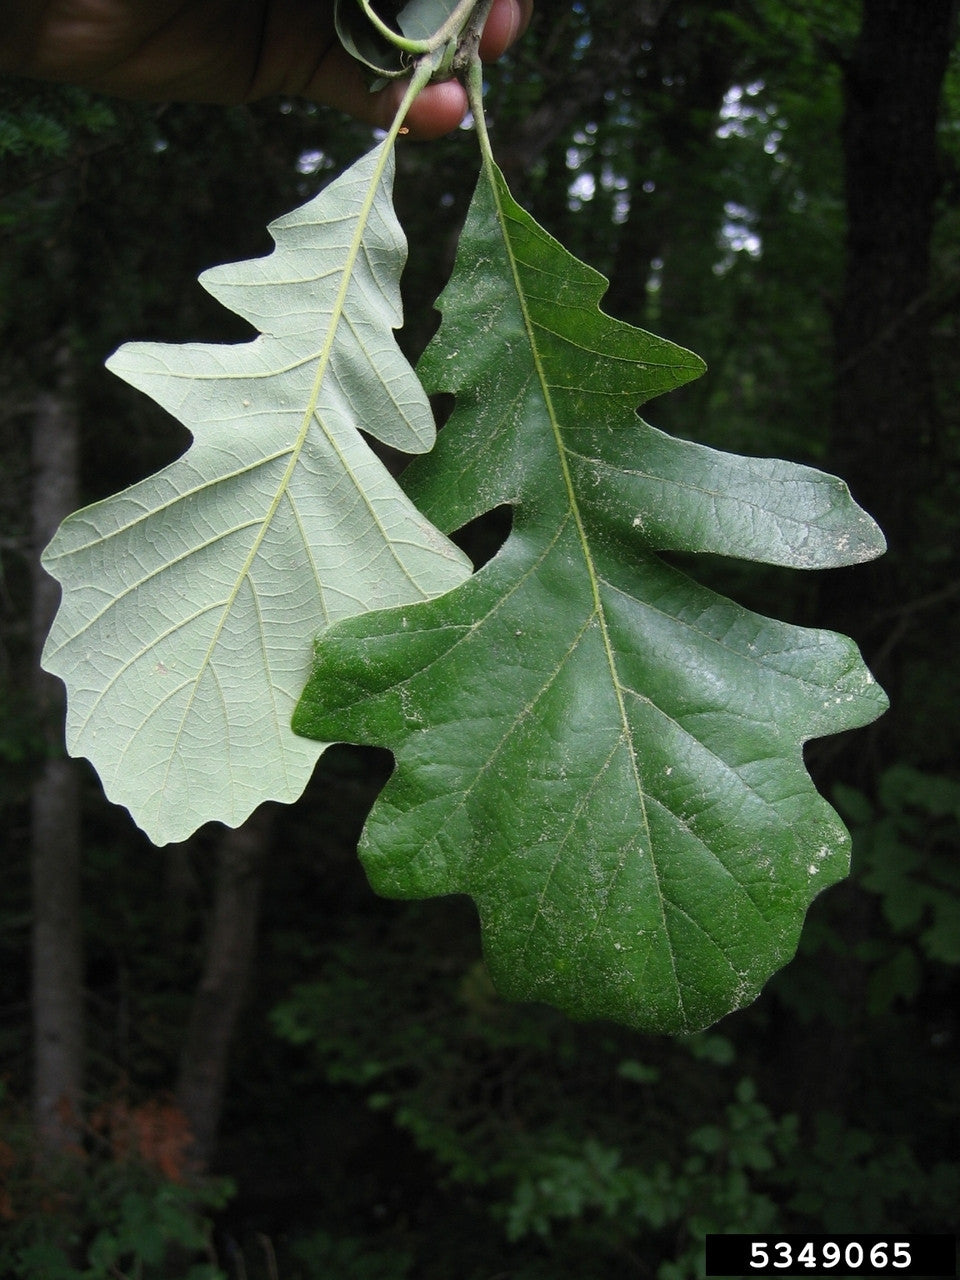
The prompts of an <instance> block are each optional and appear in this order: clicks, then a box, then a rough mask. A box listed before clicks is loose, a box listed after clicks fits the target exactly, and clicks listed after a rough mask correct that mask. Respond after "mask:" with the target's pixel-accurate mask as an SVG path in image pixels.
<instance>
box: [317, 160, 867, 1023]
mask: <svg viewBox="0 0 960 1280" xmlns="http://www.w3.org/2000/svg"><path fill="white" fill-rule="evenodd" d="M461 245H462V248H461V255H460V259H459V262H458V267H457V270H456V271H455V274H454V278H453V280H452V281H451V284H450V285H449V286H448V289H447V291H446V293H445V295H444V298H443V299H442V310H443V323H442V326H441V329H440V331H439V333H438V335H437V338H436V339H435V340H434V343H433V344H432V345H431V347H430V348H428V351H427V353H426V354H425V357H424V360H423V362H422V364H421V373H422V375H423V376H424V378H425V380H426V382H427V385H428V387H429V388H430V389H431V390H434V391H447V392H453V393H454V394H455V395H456V398H457V399H456V409H455V411H454V414H453V417H452V418H451V420H450V422H449V423H448V425H447V427H446V428H445V429H444V431H443V432H441V433H440V437H439V439H438V443H437V446H436V448H435V450H434V452H433V454H431V455H430V456H429V457H427V458H424V459H422V460H417V461H415V462H414V463H413V464H411V467H410V468H409V470H408V473H407V474H408V477H409V482H408V484H407V488H408V491H409V492H410V493H411V495H412V496H414V497H415V499H416V500H417V501H418V503H419V504H420V506H421V508H422V509H423V510H424V511H425V512H426V513H427V514H429V515H430V516H431V518H432V519H434V520H435V521H436V522H437V523H438V525H439V526H440V527H441V528H445V529H454V528H456V527H458V526H460V525H462V524H463V523H465V522H466V521H467V520H470V519H472V518H473V517H475V516H476V515H478V514H480V513H481V512H482V511H485V510H488V509H490V508H492V507H493V506H496V505H499V504H502V503H510V504H511V505H512V506H513V509H514V519H513V527H512V530H511V533H510V536H509V538H508V539H507V542H506V543H505V544H504V546H503V547H502V548H501V550H500V551H499V552H498V553H497V555H496V556H495V557H494V558H493V559H492V560H491V561H490V562H489V563H488V564H487V565H485V566H484V568H483V569H482V570H481V571H480V572H479V573H477V574H476V575H475V576H474V577H473V578H472V579H471V580H469V581H468V582H466V583H465V584H463V585H462V586H460V587H458V588H457V589H455V590H454V591H452V592H451V593H449V594H448V595H446V596H444V597H441V598H439V599H436V600H433V601H431V602H429V603H427V604H424V605H417V606H415V607H413V608H411V609H408V610H407V609H404V610H401V611H396V610H394V611H390V612H387V613H383V614H374V615H368V616H367V617H365V618H362V619H355V620H352V621H350V622H347V623H344V624H342V625H338V626H336V627H334V628H333V629H332V630H331V631H330V632H328V633H326V634H325V635H324V636H322V637H321V638H320V640H319V642H318V646H317V660H316V665H315V668H314V675H313V677H312V678H311V682H310V684H309V685H308V686H307V690H306V691H305V694H304V697H303V699H302V700H301V704H300V706H299V708H298V711H297V713H296V716H295V720H294V725H295V727H296V728H297V729H298V730H300V731H303V732H308V733H313V734H318V735H323V734H336V733H342V734H343V735H344V736H346V737H348V738H349V739H350V740H352V741H357V742H364V743H376V744H378V745H380V746H386V747H389V748H390V749H391V750H393V752H394V753H395V756H396V761H397V764H396V770H395V772H394V774H393V776H392V777H391V779H390V781H389V782H388V784H387V786H386V788H385V789H384V791H383V793H382V795H381V797H380V798H379V800H378V801H377V803H376V804H375V806H374V808H373V810H372V812H371V815H370V818H369V819H368V823H367V826H366V828H365V832H364V837H363V840H362V843H361V853H362V856H363V860H364V863H365V866H366V868H367V871H368V874H369V876H370V878H371V881H372V882H373V884H374V887H375V888H377V889H378V890H379V891H381V892H385V893H388V894H392V895H396V896H424V895H431V894H447V893H469V894H470V895H471V896H472V897H473V898H474V899H475V901H476V903H477V906H478V909H479V913H480V917H481V923H482V927H483V934H484V946H485V954H486V957H487V961H488V964H489V966H490V968H491V971H492V974H493V976H494V979H495V981H496V982H497V984H498V986H499V987H500V988H501V990H503V991H504V993H505V994H508V995H510V996H513V997H515V998H526V999H543V1000H547V1001H549V1002H552V1003H555V1004H558V1005H559V1006H560V1007H562V1008H564V1009H566V1010H567V1011H568V1012H570V1013H572V1014H574V1015H576V1016H590V1017H596V1016H602V1017H612V1018H615V1019H617V1020H619V1021H623V1022H626V1023H629V1024H632V1025H635V1026H638V1027H642V1028H644V1029H647V1030H655V1031H659V1032H679V1031H691V1030H694V1029H696V1028H698V1027H702V1026H704V1025H706V1024H708V1023H709V1022H712V1021H714V1020H716V1019H717V1018H718V1017H720V1016H722V1015H723V1014H725V1013H727V1012H729V1011H730V1010H731V1009H733V1008H736V1007H738V1006H740V1005H742V1004H744V1003H746V1002H747V1001H749V1000H750V999H752V998H753V997H754V996H755V995H756V994H757V992H758V991H759V989H760V987H761V986H762V985H763V983H764V982H765V981H766V979H767V978H768V977H769V975H770V973H772V972H773V971H774V970H775V969H776V968H777V967H778V966H779V965H781V964H782V963H784V962H785V961H786V960H787V959H788V958H789V956H790V955H791V954H792V952H793V950H794V948H795V946H796V941H797V938H798V935H799V930H800V927H801V925H802V921H803V916H804V913H805V911H806V908H807V906H808V904H809V902H810V900H811V898H812V897H813V896H814V895H815V894H816V893H817V892H818V891H819V890H820V889H821V888H824V887H826V886H827V885H828V884H830V883H832V882H834V881H835V880H837V879H839V878H840V877H841V876H842V875H843V874H845V871H846V866H847V860H848V844H849V842H848V838H847V835H846V832H845V831H844V829H843V827H842V825H841V824H840V822H839V820H838V819H837V817H836V815H835V814H834V812H833V810H832V809H831V808H830V807H829V805H827V804H826V802H825V801H824V800H823V799H822V798H821V797H820V796H819V795H818V793H817V792H816V791H815V789H814V788H813V786H812V783H811V782H810V779H809V776H808V775H807V773H806V770H805V768H804V764H803V758H802V744H803V742H804V741H805V740H806V739H807V738H810V737H813V736H817V735H819V734H825V733H830V732H835V731H837V730H839V729H842V728H850V727H853V726H855V725H859V724H863V723H866V722H868V721H869V720H871V719H873V718H874V717H875V716H876V715H877V714H879V713H880V711H881V710H882V709H883V705H884V700H883V695H882V693H880V692H879V690H878V689H877V686H876V685H875V684H874V682H873V680H872V677H871V676H870V675H869V672H867V670H866V668H865V667H864V666H863V663H862V661H861V659H860V657H859V654H858V653H857V651H856V649H855V647H854V645H853V644H852V642H850V641H848V640H846V639H845V638H843V637H840V636H836V635H833V634H832V633H829V632H823V631H809V630H803V629H800V628H797V627H792V626H788V625H786V624H784V623H780V622H776V621H772V620H770V619H767V618H764V617H762V616H760V615H758V614H755V613H751V612H750V611H748V610H746V609H743V608H741V607H740V606H738V605H736V604H734V603H732V602H731V601H728V600H725V599H724V598H722V597H720V596H717V595H716V594H715V593H713V592H711V591H708V590H707V589H706V588H704V587H702V586H700V585H699V584H697V583H696V582H694V581H692V580H691V579H690V578H688V577H686V576H685V575H683V574H681V573H680V572H678V571H677V570H676V569H674V568H672V567H671V566H670V565H668V564H667V563H665V562H664V561H663V559H662V558H661V556H660V555H659V554H658V552H660V551H664V550H676V549H686V550H711V551H721V552H723V553H724V554H727V555H741V556H744V557H747V558H756V559H768V558H772V559H773V560H774V562H776V563H786V564H793V565H796V566H798V567H807V566H813V565H828V564H837V563H850V562H855V561H857V560H860V559H865V558H868V557H869V556H871V555H875V554H878V553H879V551H880V550H881V549H882V538H881V536H880V534H879V531H878V530H877V529H876V526H875V525H874V524H873V522H872V521H871V520H870V519H869V517H866V516H865V515H864V513H862V512H861V511H860V510H859V508H857V507H856V506H855V505H854V504H853V503H852V501H851V500H850V498H849V494H848V493H847V492H846V489H845V486H843V485H842V484H840V482H838V481H836V480H834V479H833V478H832V477H826V476H823V475H821V473H818V472H813V471H811V470H809V469H807V468H799V467H792V466H791V465H790V464H786V463H768V462H765V461H764V460H743V459H736V458H731V457H729V456H727V455H722V454H717V453H716V452H715V451H712V450H707V449H704V448H703V447H702V446H697V445H693V444H690V443H688V442H680V441H672V440H670V439H669V438H668V437H665V436H662V435H661V433H659V432H655V431H654V430H653V429H652V428H650V427H648V426H647V425H646V424H645V423H643V422H642V421H640V420H639V419H638V418H637V417H636V414H635V407H636V405H637V403H638V402H642V401H644V400H647V399H649V398H650V397H651V396H652V395H656V394H659V393H660V392H662V391H664V390H669V389H670V388H671V387H674V386H677V385H680V383H682V382H683V381H686V380H687V379H689V378H690V377H692V376H696V374H697V373H698V372H699V371H700V369H701V367H702V365H701V363H700V362H699V361H698V360H697V359H696V357H693V356H691V355H690V354H689V353H687V352H684V351H682V350H680V349H679V348H677V347H674V346H673V345H672V344H670V343H666V342H663V341H662V340H660V339H657V338H654V337H652V336H651V335H649V334H644V333H642V332H640V331H638V330H634V329H631V328H630V327H629V326H626V325H623V324H621V323H619V322H617V321H615V320H613V319H611V318H610V317H608V316H605V315H604V314H603V313H602V312H601V311H600V310H599V307H598V302H599V299H600V296H601V294H602V291H603V288H604V285H605V282H604V281H603V280H602V277H599V276H598V275H597V274H596V273H595V272H592V271H591V270H590V269H589V268H587V267H585V266H584V265H583V264H581V263H578V262H576V260H575V259H573V258H571V257H570V255H568V254H566V252H565V251H564V250H563V249H562V248H561V247H560V246H559V245H558V244H557V243H556V242H555V241H553V240H552V239H551V238H550V237H549V236H548V235H547V234H546V233H545V232H544V231H543V230H542V229H541V228H539V227H538V226H537V225H536V224H535V223H534V222H533V220H532V219H531V218H529V216H528V215H527V214H525V213H524V212H523V210H521V209H520V208H519V207H518V206H517V205H516V204H515V203H514V202H513V201H512V199H511V197H510V196H509V193H508V192H507V190H506V187H505V185H504V184H503V181H502V178H501V177H500V175H499V174H498V173H495V172H492V173H491V174H489V175H488V179H487V180H486V181H484V180H483V179H482V180H481V184H480V186H479V188H478V193H477V196H476V197H475V200H474V204H473V206H472V210H471V214H470V218H469V220H468V225H467V228H466V230H465V232H464V238H463V240H462V242H461Z"/></svg>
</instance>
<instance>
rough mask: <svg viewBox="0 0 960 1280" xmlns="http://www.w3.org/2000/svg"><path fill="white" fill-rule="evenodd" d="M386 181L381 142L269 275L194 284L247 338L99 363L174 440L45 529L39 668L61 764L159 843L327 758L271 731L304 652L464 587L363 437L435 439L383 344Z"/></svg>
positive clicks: (302, 217)
mask: <svg viewBox="0 0 960 1280" xmlns="http://www.w3.org/2000/svg"><path fill="white" fill-rule="evenodd" d="M392 179H393V153H392V148H390V147H388V146H385V145H384V146H381V147H379V148H377V149H376V150H374V151H372V152H371V153H370V154H369V155H367V156H365V157H363V159H361V160H360V161H358V162H357V164H356V165H354V166H353V167H352V168H351V169H349V170H348V171H347V172H346V173H345V174H344V175H343V176H342V177H341V178H339V179H338V180H337V181H336V182H334V183H332V184H331V185H330V186H328V187H327V188H326V189H325V190H324V191H323V192H321V194H320V195H319V196H317V197H316V198H315V199H313V200H312V201H310V203H309V204H306V205H304V206H303V208H301V209H298V210H295V211H294V212H293V213H290V214H288V215H287V216H285V217H283V218H281V219H279V221H277V222H275V223H273V224H272V226H271V227H270V231H271V234H272V236H273V238H274V240H275V242H276V248H275V249H274V250H273V252H272V253H270V254H269V255H268V256H267V257H265V258H260V259H256V260H254V261H250V262H241V263H235V264H232V265H228V266H223V267H216V268H214V269H213V270H211V271H208V272H206V273H205V274H204V276H203V277H202V283H203V285H204V286H205V288H206V289H207V290H208V291H209V292H210V293H212V294H213V296H214V297H215V298H217V299H218V300H219V301H221V302H223V303H224V304H225V305H226V306H228V307H230V308H231V309H232V310H234V311H235V312H237V313H238V314H239V315H241V316H243V317H245V318H246V319H247V320H249V321H250V322H251V323H252V324H254V325H255V326H256V328H257V329H259V331H260V336H259V337H257V338H255V339H254V340H253V341H251V342H247V343H240V344H236V345H222V346H217V345H201V344H186V345H182V346H168V345H161V344H158V343H131V344H129V345H128V346H125V347H122V348H121V349H120V351H119V352H117V354H116V355H114V356H113V357H112V358H111V360H110V362H109V367H110V368H111V369H112V370H113V371H114V372H115V373H117V374H119V375H120V377H122V378H124V379H125V380H126V381H128V382H130V383H131V384H132V385H133V386H135V387H138V388H140V389H141V390H143V391H145V392H147V393H148V394H149V395H151V396H152V397H153V398H154V399H155V400H156V401H157V402H158V403H159V404H161V405H163V406H164V407H165V408H166V409H168V410H170V412H171V413H174V414H176V416H177V417H178V418H180V419H181V421H182V422H183V423H184V424H185V425H186V426H187V427H188V428H189V429H190V431H191V432H192V433H193V437H194V440H193V444H192V445H191V446H190V448H189V449H188V450H187V452H186V453H185V454H184V455H183V457H181V458H180V459H178V460H177V461H176V462H174V463H173V464H172V465H171V466H168V467H166V468H165V469H164V470H162V471H160V472H159V473H158V474H156V475H154V476H152V477H150V478H149V479H147V480H144V481H142V482H141V483H140V484H137V485H134V486H133V487H132V488H130V489H127V490H126V491H125V492H123V493H120V494H117V495H115V496H113V497H111V498H108V499H106V500H105V501H103V502H100V503H97V504H96V505H95V506H92V507H88V508H86V509H85V510H83V511H79V512H77V513H76V514H74V515H72V516H71V517H69V519H67V520H66V521H65V522H64V524H63V525H62V526H61V528H60V530H59V532H58V533H57V535H56V536H55V538H54V539H53V541H52V542H51V544H50V546H49V547H48V548H47V551H46V553H45V554H44V557H43V563H44V566H45V567H46V569H47V570H48V572H50V573H51V574H53V576H54V577H55V578H57V579H58V580H59V581H60V583H61V584H62V586H63V600H62V603H61V607H60V610H59V612H58V614H57V617H56V619H55V621H54V624H53V627H52V629H51V633H50V636H49V638H48V640H47V644H46V647H45V649H44V654H43V664H44V666H45V667H46V669H47V670H48V671H51V672H53V673H54V674H55V675H58V676H61V677H62V678H63V680H64V681H65V683H66V686H67V697H68V711H67V745H68V749H69V750H70V752H71V753H72V754H74V755H84V756H88V757H89V759H90V760H91V761H92V762H93V764H94V766H95V767H96V769H97V771H98V772H99V774H100V777H101V779H102V781H103V785H104V789H105V791H106V793H107V795H108V796H109V797H110V798H111V799H112V800H114V801H116V802H118V803H120V804H124V805H126V806H127V807H128V808H129V810H130V812H131V814H132V815H133V817H134V819H135V821H136V822H138V823H139V824H140V826H142V827H143V829H144V830H145V831H146V832H147V834H148V835H149V836H150V837H151V839H153V840H154V841H155V842H157V843H165V842H166V841H170V840H181V839H183V838H185V837H186V836H187V835H189V834H190V832H191V831H193V830H194V829H195V828H196V827H198V826H199V825H200V824H201V823H202V822H205V821H207V820H209V819H217V820H219V821H221V822H225V823H227V824H228V825H230V826H236V825H238V824H239V823H240V822H242V821H243V820H244V818H246V817H247V815H248V814H249V813H250V812H251V811H252V810H253V809H254V808H255V807H256V806H257V805H258V804H260V803H261V801H263V800H267V799H279V800H286V801H290V800H294V799H296V798H297V796H299V794H300V793H301V792H302V790H303V788H304V786H305V785H306V783H307V781H308V779H309V777H310V774H311V772H312V770H313V767H314V764H315V763H316V760H317V758H318V756H319V755H320V753H321V751H322V750H323V746H322V745H318V744H317V743H314V742H306V741H305V740H304V739H303V738H300V737H297V736H295V735H294V733H293V732H292V730H291V728H290V716H291V714H292V711H293V708H294V705H295V702H296V699H297V697H298V696H299V694H300V691H301V690H302V688H303V684H304V681H305V680H306V678H307V673H308V671H309V666H310V655H311V643H312V640H313V638H314V636H315V635H316V633H317V632H318V631H319V630H320V629H321V628H322V627H323V626H324V625H326V624H328V623H330V622H333V621H336V620H337V619H339V618H344V617H348V616H350V615H352V614H357V613H361V612H363V611H364V610H365V609H371V608H375V607H386V606H389V605H394V604H400V603H403V602H407V601H413V600H423V599H426V598H428V597H430V596H432V595H436V594H437V593H439V592H441V591H444V590H446V589H448V588H450V587H453V586H455V585H456V584H457V583H459V582H461V581H462V580H463V579H464V577H465V576H466V575H467V574H468V572H469V564H468V562H467V561H466V558H465V557H464V556H463V555H462V554H461V553H460V552H459V551H458V550H457V549H456V548H455V547H454V546H453V545H452V544H451V543H449V542H448V541H447V539H446V538H444V537H442V536H441V535H440V534H439V533H438V532H437V530H436V529H435V528H434V527H433V526H432V525H431V524H430V523H429V522H428V521H427V520H426V519H424V518H423V517H422V516H421V515H420V514H419V513H418V512H417V511H416V509H415V508H414V507H413V506H412V504H411V503H410V501H409V500H408V499H407V498H406V497H405V495H404V494H403V492H402V491H401V490H400V488H399V487H398V486H397V484H396V482H395V481H394V480H393V478H392V477H391V476H390V474H389V473H388V472H387V470H386V469H385V467H384V466H383V465H382V464H381V463H380V461H379V460H378V459H377V458H376V456H375V455H374V454H373V453H372V451H371V450H370V448H369V447H368V446H367V444H366V443H365V442H364V440H363V438H362V436H361V434H360V431H359V428H363V430H365V431H368V432H369V433H370V434H371V435H374V436H376V437H377V438H378V439H379V440H382V441H383V442H384V443H385V444H388V445H392V446H394V447H396V448H398V449H405V450H407V451H409V452H419V451H422V450H424V449H429V448H430V446H431V444H432V443H433V440H434V435H435V431H434V425H433V418H432V414H431V411H430V406H429V402H428V401H427V398H426V395H425V394H424V391H423V388H422V387H421V385H420V383H419V382H418V380H417V378H416V376H415V374H414V372H413V370H412V369H411V368H410V366H409V365H408V364H407V362H406V360H405V359H404V357H403V356H402V355H401V353H400V350H399V348H398V347H397V345H396V341H395V338H394V333H393V330H394V328H396V327H397V326H398V325H399V324H400V322H401V313H400V295H399V277H400V272H401V269H402V266H403V262H404V258H405V253H406V242H405V240H404V237H403V234H402V232H401V230H400V226H399V224H398V223H397V220H396V217H395V215H394V212H393V205H392V201H391V189H392Z"/></svg>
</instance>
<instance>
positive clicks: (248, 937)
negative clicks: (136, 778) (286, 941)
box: [176, 806, 273, 1168]
mask: <svg viewBox="0 0 960 1280" xmlns="http://www.w3.org/2000/svg"><path fill="white" fill-rule="evenodd" d="M272 827H273V812H272V810H271V809H270V807H269V806H266V807H264V806H261V808H259V809H258V810H257V811H256V813H254V814H253V815H252V817H250V818H248V819H247V821H246V822H245V823H244V824H243V826H242V827H238V828H237V829H236V830H233V831H227V832H226V833H225V834H224V836H223V839H222V840H221V842H220V846H219V849H218V850H217V881H216V888H215V890H214V903H213V915H212V918H211V922H210V930H209V934H208V937H207V952H206V961H205V964H204V971H203V976H202V978H201V980H200V984H199V986H198V988H197V992H196V995H195V997H194V1001H193V1010H192V1013H191V1016H190V1025H189V1028H188V1031H187V1039H186V1044H185V1045H184V1049H183V1054H182V1056H181V1059H180V1075H179V1079H178V1082H177V1089H176V1096H177V1102H178V1104H179V1106H180V1107H181V1109H182V1110H183V1112H184V1115H185V1116H186V1117H187V1120H188V1121H189V1123H190V1129H191V1132H192V1134H193V1140H194V1141H193V1151H192V1155H193V1158H194V1160H195V1161H196V1163H197V1164H198V1165H199V1166H200V1167H202V1168H206V1167H207V1166H208V1165H209V1164H210V1161H211V1160H212V1158H213V1152H214V1147H215V1143H216V1135H217V1129H218V1127H219V1123H220V1114H221V1111H222V1110H223V1096H224V1086H225V1082H226V1074H227V1060H228V1053H229V1049H230V1043H231V1040H232V1039H233V1033H234V1030H235V1028H236V1024H237V1019H238V1017H239V1014H240V1009H241V1007H242V1004H243V998H244V995H245V993H246V987H247V980H248V978H249V975H250V969H251V967H252V964H253V958H254V955H255V953H256V946H257V926H258V922H259V915H260V867H261V864H262V861H263V858H264V855H265V852H266V849H267V846H268V844H269V841H270V835H271V831H272Z"/></svg>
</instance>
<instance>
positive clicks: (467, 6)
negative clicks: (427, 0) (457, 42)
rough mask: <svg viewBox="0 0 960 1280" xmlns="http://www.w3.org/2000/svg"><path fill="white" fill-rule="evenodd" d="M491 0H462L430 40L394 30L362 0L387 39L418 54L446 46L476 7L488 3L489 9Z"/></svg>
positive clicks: (365, 9) (371, 17)
mask: <svg viewBox="0 0 960 1280" xmlns="http://www.w3.org/2000/svg"><path fill="white" fill-rule="evenodd" d="M491 2H492V0H480V3H479V5H478V0H460V3H459V4H458V5H457V7H456V8H455V9H454V11H453V13H451V15H450V17H449V18H447V20H446V22H444V23H443V25H442V26H441V27H439V28H438V29H437V30H436V31H435V32H434V33H433V35H432V36H431V37H430V38H429V40H408V39H407V37H406V36H404V35H401V34H400V33H399V32H397V31H394V29H393V28H392V27H390V26H388V25H387V23H385V22H384V21H383V19H382V18H380V17H379V15H378V14H377V13H375V12H374V10H373V9H372V8H371V6H370V4H369V0H360V4H361V6H362V8H363V11H364V13H365V14H366V15H367V17H368V18H369V19H370V22H371V23H372V24H373V25H374V27H376V29H377V30H378V31H379V32H380V34H381V35H382V36H383V38H384V39H385V40H387V41H389V42H390V44H392V45H394V46H395V47H396V48H398V49H402V50H403V51H404V53H418V54H430V53H433V52H435V51H436V50H437V49H442V48H444V46H446V45H447V44H449V43H450V41H451V40H454V39H456V38H457V37H458V36H459V35H460V32H461V31H462V30H463V29H464V27H465V26H466V25H467V23H468V22H469V20H470V18H471V16H472V14H473V11H474V9H475V8H477V7H482V6H483V5H484V4H486V7H487V9H488V10H489V8H490V3H491Z"/></svg>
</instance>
